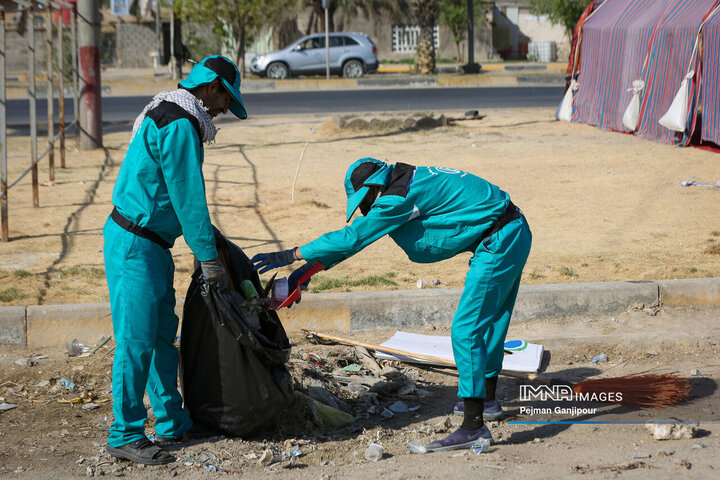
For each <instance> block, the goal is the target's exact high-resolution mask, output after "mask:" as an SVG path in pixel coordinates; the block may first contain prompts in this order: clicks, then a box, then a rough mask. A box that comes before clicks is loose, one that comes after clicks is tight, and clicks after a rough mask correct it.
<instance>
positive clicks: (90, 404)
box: [82, 402, 100, 410]
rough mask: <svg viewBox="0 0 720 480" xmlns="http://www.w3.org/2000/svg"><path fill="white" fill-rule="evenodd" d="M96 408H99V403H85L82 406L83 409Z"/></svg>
mask: <svg viewBox="0 0 720 480" xmlns="http://www.w3.org/2000/svg"><path fill="white" fill-rule="evenodd" d="M96 408H100V405H99V404H97V403H95V402H91V403H86V404H85V405H83V406H82V409H83V410H95V409H96Z"/></svg>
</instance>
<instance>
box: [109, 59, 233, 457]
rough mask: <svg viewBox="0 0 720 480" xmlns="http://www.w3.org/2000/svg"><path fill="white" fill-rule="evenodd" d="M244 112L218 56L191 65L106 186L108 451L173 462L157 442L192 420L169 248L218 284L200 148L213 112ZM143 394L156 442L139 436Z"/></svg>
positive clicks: (229, 68)
mask: <svg viewBox="0 0 720 480" xmlns="http://www.w3.org/2000/svg"><path fill="white" fill-rule="evenodd" d="M228 109H229V110H230V111H231V112H232V113H233V114H235V116H237V117H239V118H246V117H247V113H246V111H245V107H244V105H243V102H242V98H241V96H240V72H239V71H238V69H237V67H236V66H235V64H234V63H233V62H232V61H230V60H228V59H227V58H225V57H222V56H218V55H215V56H210V57H207V58H205V59H203V60H202V61H201V62H200V63H198V64H196V65H195V66H194V67H193V69H192V71H191V72H190V74H189V75H188V77H187V78H186V79H185V80H183V81H181V82H180V83H179V84H178V89H177V90H173V91H169V92H162V93H160V94H158V95H156V96H155V97H154V98H153V100H152V101H151V102H150V103H149V104H148V105H147V106H146V107H145V109H144V110H143V112H142V113H141V114H140V115H139V116H138V118H137V120H136V121H135V125H134V127H133V137H132V140H131V141H130V145H129V147H128V150H127V153H126V154H125V159H124V160H123V163H122V166H121V167H120V172H119V173H118V178H117V181H116V183H115V188H114V189H113V194H112V202H113V205H114V209H113V211H112V213H111V215H110V217H109V218H108V220H107V222H106V223H105V227H104V229H103V236H104V239H105V246H104V257H105V272H106V275H107V281H108V289H109V291H110V306H111V310H112V321H113V332H114V335H115V342H116V347H115V359H114V363H113V379H112V380H113V381H112V390H113V413H114V415H115V420H114V421H113V424H112V426H111V427H110V435H109V438H108V445H107V447H106V448H107V451H108V452H109V453H110V454H112V455H113V456H115V457H118V458H124V459H128V460H132V461H134V462H138V463H143V464H149V465H155V464H163V463H169V462H172V461H174V460H175V458H174V457H173V456H172V455H171V454H170V453H168V452H167V451H165V450H163V449H162V448H161V447H162V446H163V445H166V444H169V443H172V442H177V441H182V440H183V439H186V438H187V435H188V432H189V431H190V429H191V427H192V420H191V419H190V417H189V415H188V414H187V412H186V411H185V410H183V407H182V398H181V396H180V393H179V392H178V388H177V369H178V354H177V350H176V348H175V346H174V344H173V342H174V341H175V337H176V335H177V328H178V318H177V316H176V315H175V289H174V288H173V275H174V271H175V269H174V265H173V260H172V254H171V253H170V248H171V247H172V245H173V243H174V242H175V239H176V238H177V237H179V236H180V235H182V236H183V237H184V238H185V241H186V242H187V245H188V246H189V247H190V250H192V252H193V254H194V255H195V257H196V258H197V260H198V261H199V262H200V265H201V267H202V272H203V274H204V276H205V279H206V281H207V282H209V283H212V284H218V285H222V284H223V283H224V282H225V279H226V272H225V269H224V267H223V265H222V263H221V262H220V261H219V259H218V252H217V250H216V249H215V237H214V234H213V227H212V224H211V222H210V214H209V212H208V206H207V200H206V198H205V181H204V178H203V173H202V165H203V158H204V153H203V144H207V143H212V142H214V140H215V134H216V133H217V128H216V127H215V125H214V123H213V118H214V117H216V116H217V115H218V114H220V113H227V111H228ZM145 391H147V394H148V397H149V398H150V404H151V406H152V409H153V413H154V414H155V433H156V436H155V441H154V442H151V441H150V440H148V438H147V437H146V436H145V429H144V423H145V420H146V419H147V411H146V408H145V406H144V405H143V395H144V393H145Z"/></svg>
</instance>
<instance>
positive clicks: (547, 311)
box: [0, 277, 720, 347]
mask: <svg viewBox="0 0 720 480" xmlns="http://www.w3.org/2000/svg"><path fill="white" fill-rule="evenodd" d="M461 293H462V289H461V288H449V289H446V288H433V289H424V290H393V291H382V292H351V293H320V294H308V295H306V296H305V299H304V301H303V302H302V303H300V304H298V305H296V306H294V307H293V308H291V309H289V310H285V311H284V312H282V314H281V319H282V322H283V325H284V326H285V329H286V330H287V331H288V332H296V331H298V330H299V329H300V328H310V329H316V330H323V331H338V332H349V331H353V330H368V329H380V328H407V327H412V328H417V327H425V326H430V325H434V326H444V325H450V323H451V322H452V317H453V314H454V313H455V309H456V308H457V304H458V302H459V299H460V295H461ZM655 302H661V303H662V305H664V306H668V307H688V306H696V307H697V306H699V307H713V306H720V277H715V278H706V279H683V280H660V281H640V282H603V283H601V282H598V283H569V284H552V285H526V286H521V287H520V292H519V293H518V298H517V302H516V304H515V310H514V312H513V317H512V321H513V322H522V321H528V320H534V319H553V318H555V319H557V318H567V317H573V316H582V315H618V314H621V313H623V312H625V311H627V309H628V307H629V306H630V305H632V304H634V303H643V304H645V305H652V304H653V303H655ZM182 307H183V300H182V299H178V301H177V305H176V307H175V313H176V314H177V315H178V316H181V315H182ZM109 335H112V319H111V317H110V304H109V303H89V304H72V305H32V306H27V307H23V306H10V307H0V345H17V346H28V347H44V346H52V345H65V344H69V343H70V342H71V341H72V340H73V339H74V338H78V339H80V340H83V341H95V340H96V339H99V338H101V337H104V336H109Z"/></svg>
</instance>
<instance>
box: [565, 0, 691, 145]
mask: <svg viewBox="0 0 720 480" xmlns="http://www.w3.org/2000/svg"><path fill="white" fill-rule="evenodd" d="M687 1H692V0H687ZM669 3H671V2H670V1H669V0H606V1H605V3H604V4H603V5H602V6H601V7H599V8H598V10H597V11H596V12H595V14H594V15H592V16H591V17H590V18H589V19H588V20H587V21H586V22H585V25H584V27H583V32H582V39H583V40H582V45H581V50H582V51H581V55H582V59H583V60H582V63H581V68H580V74H579V75H578V91H577V92H576V94H575V98H574V102H573V117H572V118H573V121H574V122H581V123H589V124H591V125H597V126H598V127H599V128H602V129H604V130H616V131H625V128H624V126H623V123H622V118H623V114H624V112H625V109H626V108H627V105H628V103H629V102H630V98H631V96H632V93H631V91H630V87H631V86H632V82H633V80H636V79H639V78H641V71H642V65H643V63H644V61H645V57H646V55H647V52H648V45H649V43H650V36H651V34H652V32H653V29H654V27H655V25H656V24H657V21H658V19H659V18H660V17H661V15H662V14H663V12H664V11H665V8H666V6H667V5H668V4H669Z"/></svg>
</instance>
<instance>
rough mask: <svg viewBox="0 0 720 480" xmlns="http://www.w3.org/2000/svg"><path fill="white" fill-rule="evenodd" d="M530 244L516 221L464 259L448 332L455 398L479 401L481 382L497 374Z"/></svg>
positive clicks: (526, 230) (523, 222)
mask: <svg viewBox="0 0 720 480" xmlns="http://www.w3.org/2000/svg"><path fill="white" fill-rule="evenodd" d="M531 243H532V234H531V233H530V228H529V227H528V224H527V221H526V220H525V217H524V216H522V215H521V216H520V218H518V219H516V220H513V221H512V222H510V223H508V224H507V225H506V226H505V227H503V228H502V229H501V230H500V231H498V232H496V233H494V234H493V235H490V236H489V237H487V238H485V239H484V240H483V241H482V242H480V244H479V245H478V247H477V248H476V249H475V255H473V257H472V258H471V259H470V270H469V271H468V273H467V276H466V277H465V288H464V289H463V293H462V297H460V304H459V305H458V309H457V311H456V312H455V316H454V318H453V323H452V331H451V338H452V346H453V354H454V356H455V363H456V364H457V369H458V375H459V382H458V383H459V385H458V397H460V398H485V379H486V378H492V377H495V376H497V375H498V374H499V373H500V370H502V361H503V355H504V344H505V336H506V335H507V330H508V326H509V324H510V317H511V316H512V311H513V307H514V306H515V298H516V297H517V293H518V289H519V288H520V276H521V274H522V270H523V267H524V266H525V262H526V261H527V258H528V255H529V254H530V245H531Z"/></svg>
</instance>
